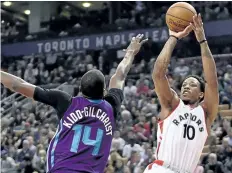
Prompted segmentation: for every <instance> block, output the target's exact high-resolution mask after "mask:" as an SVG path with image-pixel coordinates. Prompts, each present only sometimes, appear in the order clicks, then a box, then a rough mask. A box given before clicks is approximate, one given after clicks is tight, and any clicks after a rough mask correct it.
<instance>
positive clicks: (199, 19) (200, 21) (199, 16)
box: [198, 13, 203, 26]
mask: <svg viewBox="0 0 232 173" xmlns="http://www.w3.org/2000/svg"><path fill="white" fill-rule="evenodd" d="M198 21H199V24H200V26H203V22H202V17H201V13H199V15H198Z"/></svg>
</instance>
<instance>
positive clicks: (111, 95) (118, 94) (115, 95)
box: [104, 88, 124, 103]
mask: <svg viewBox="0 0 232 173" xmlns="http://www.w3.org/2000/svg"><path fill="white" fill-rule="evenodd" d="M104 99H105V100H106V101H108V102H111V101H119V102H120V103H121V102H122V101H123V99H124V97H123V91H122V89H118V88H111V89H110V90H109V91H108V93H107V94H106V95H105V97H104Z"/></svg>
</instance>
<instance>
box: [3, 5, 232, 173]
mask: <svg viewBox="0 0 232 173" xmlns="http://www.w3.org/2000/svg"><path fill="white" fill-rule="evenodd" d="M191 3H193V5H194V6H195V7H196V8H197V10H198V11H202V12H203V16H204V20H219V19H227V18H230V17H231V14H232V3H231V2H206V1H205V2H201V3H197V4H194V2H191ZM154 5H156V6H154ZM169 5H170V4H169ZM169 5H163V4H160V5H159V4H158V3H156V4H152V3H150V2H139V1H137V2H134V3H133V4H132V6H131V5H130V6H129V7H128V9H127V10H122V11H121V12H120V14H121V15H120V17H117V18H115V24H117V29H126V28H128V26H129V27H137V28H138V27H140V26H141V27H144V26H146V27H148V26H155V27H156V26H157V27H159V26H163V25H164V21H165V20H164V17H165V16H164V14H165V12H166V10H167V8H168V6H169ZM122 9H124V8H122ZM154 9H156V10H154ZM102 10H103V11H101V12H97V13H96V14H95V15H93V14H92V13H90V12H86V14H80V15H79V16H78V17H79V18H78V23H76V22H75V21H76V18H73V16H70V15H69V14H68V13H67V10H65V9H60V13H59V14H60V17H58V18H57V17H54V18H53V19H52V20H53V23H50V24H51V25H50V29H52V30H54V29H56V30H55V32H57V33H59V34H60V33H61V32H63V34H64V35H65V34H68V31H67V30H66V29H67V28H66V27H69V28H71V27H73V26H74V27H76V28H84V29H85V28H87V27H90V28H91V27H95V26H97V28H98V29H99V28H101V27H102V26H104V27H105V26H106V25H107V24H108V23H109V21H108V19H106V18H105V16H107V15H103V14H105V13H107V11H108V10H109V6H108V5H107V4H103V9H102ZM104 10H105V11H104ZM103 12H104V13H103ZM154 12H155V13H154ZM87 14H88V15H87ZM161 14H162V15H161ZM99 16H102V19H101V20H100V19H99V20H98V18H101V17H99ZM91 18H92V19H91ZM56 19H57V20H56ZM58 19H59V20H60V19H62V20H61V21H63V23H66V24H67V25H63V26H62V27H63V28H62V27H61V29H60V28H59V27H57V26H59V25H60V24H59V22H57V21H59V20H58ZM70 19H72V20H73V21H72V22H70V23H69V22H65V21H66V20H70ZM86 19H88V20H86ZM93 21H94V22H96V23H94V22H93ZM69 24H70V25H69ZM10 27H11V29H12V32H8V35H7V34H6V35H7V36H9V35H10V33H14V35H17V34H20V32H18V31H17V30H16V29H15V28H14V26H10ZM6 29H9V27H8V28H6ZM4 32H6V31H4ZM65 32H66V33H65ZM194 40H195V38H194ZM162 46H163V45H162V44H158V43H152V42H151V41H149V42H148V43H147V44H145V45H144V46H143V48H142V49H141V51H140V52H139V53H138V55H137V56H136V58H135V63H134V64H133V66H132V68H131V70H130V72H129V74H128V78H127V81H126V84H125V87H124V90H123V93H124V101H123V104H122V106H121V112H120V115H119V116H118V117H117V131H115V133H114V138H113V141H112V146H111V154H110V157H109V161H108V165H107V167H106V168H105V173H142V172H143V171H144V169H145V167H146V166H147V165H148V164H149V163H151V162H152V161H154V159H155V156H154V153H155V150H156V142H157V141H156V133H157V116H158V114H159V112H160V104H159V102H158V99H157V96H156V94H155V92H154V85H153V81H152V79H151V72H152V69H153V65H154V62H155V60H156V58H157V56H158V54H159V52H160V51H161V47H162ZM186 47H187V48H188V47H191V49H185V48H186ZM210 48H211V50H212V52H213V54H231V53H232V46H231V45H227V46H225V45H221V46H220V45H213V44H212V45H210ZM117 51H119V50H108V49H105V50H101V51H88V52H76V51H75V50H73V51H72V52H62V53H54V52H51V53H49V54H39V55H30V56H24V57H4V56H2V59H1V66H2V69H4V70H5V71H7V72H9V73H11V74H14V75H16V76H18V77H21V78H23V79H25V80H26V81H28V82H30V83H33V84H35V85H43V86H45V87H46V85H48V84H57V85H60V84H62V83H64V82H67V85H69V86H71V88H69V89H68V90H69V91H70V90H72V91H73V92H71V93H70V94H72V95H77V94H78V93H79V91H78V87H79V81H80V80H79V79H80V77H81V76H82V75H83V74H84V73H85V72H86V71H88V70H91V69H94V68H97V69H99V70H101V71H102V72H103V73H104V74H105V75H106V81H107V83H109V79H110V77H111V76H112V74H114V72H115V71H116V68H117V65H118V64H119V62H120V61H121V58H120V57H117ZM199 55H200V50H199V45H198V44H196V43H195V41H193V37H189V38H187V39H186V40H183V41H181V42H180V43H178V45H177V48H176V49H175V51H174V54H173V57H172V59H171V63H170V65H169V67H168V71H167V76H168V79H169V83H170V85H171V87H172V88H173V89H174V90H175V91H177V93H179V92H180V87H181V82H182V80H183V79H184V78H185V77H186V76H187V75H189V74H196V75H200V76H202V77H203V73H202V61H201V58H200V57H199V58H192V59H189V58H187V57H192V56H199ZM215 61H216V66H217V75H218V82H219V93H220V104H227V105H229V108H230V109H231V103H232V59H231V56H223V57H220V58H215ZM10 94H12V92H11V91H9V90H7V89H6V88H4V87H3V86H1V99H4V98H6V97H7V96H9V95H10ZM10 102H13V106H12V108H11V110H10V111H9V112H8V113H7V114H4V117H3V116H2V117H1V172H2V173H45V170H46V150H47V148H48V145H49V142H50V140H51V139H52V137H53V135H54V134H55V132H56V126H57V124H58V118H57V116H56V112H55V111H54V110H53V109H52V108H51V107H49V106H45V105H43V106H42V107H40V108H39V110H38V107H37V104H36V102H34V101H30V104H31V106H30V107H25V106H21V104H19V101H15V100H10ZM8 104H9V100H8V101H6V102H4V103H3V102H2V103H1V105H8ZM4 111H5V110H4V108H3V107H1V112H4ZM2 115H3V114H2ZM207 144H208V145H209V152H208V153H207V154H204V155H203V156H202V158H201V160H200V161H199V166H198V167H197V168H196V170H195V172H194V173H232V121H231V120H228V119H223V118H222V117H221V116H220V114H218V118H217V119H216V120H215V123H214V124H213V126H212V129H211V134H210V136H209V138H208V140H207Z"/></svg>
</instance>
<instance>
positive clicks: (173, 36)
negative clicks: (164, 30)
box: [170, 35, 179, 41]
mask: <svg viewBox="0 0 232 173" xmlns="http://www.w3.org/2000/svg"><path fill="white" fill-rule="evenodd" d="M170 37H174V38H175V39H177V41H178V40H179V38H178V37H176V36H174V35H170Z"/></svg>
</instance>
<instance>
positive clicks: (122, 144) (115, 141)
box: [112, 131, 125, 153]
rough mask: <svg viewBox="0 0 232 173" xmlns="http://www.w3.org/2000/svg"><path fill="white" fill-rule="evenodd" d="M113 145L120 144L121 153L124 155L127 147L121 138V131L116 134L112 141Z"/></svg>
mask: <svg viewBox="0 0 232 173" xmlns="http://www.w3.org/2000/svg"><path fill="white" fill-rule="evenodd" d="M113 143H119V148H118V150H119V153H122V151H123V147H124V146H125V140H124V139H123V138H121V137H120V131H115V132H114V138H113V140H112V146H113Z"/></svg>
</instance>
